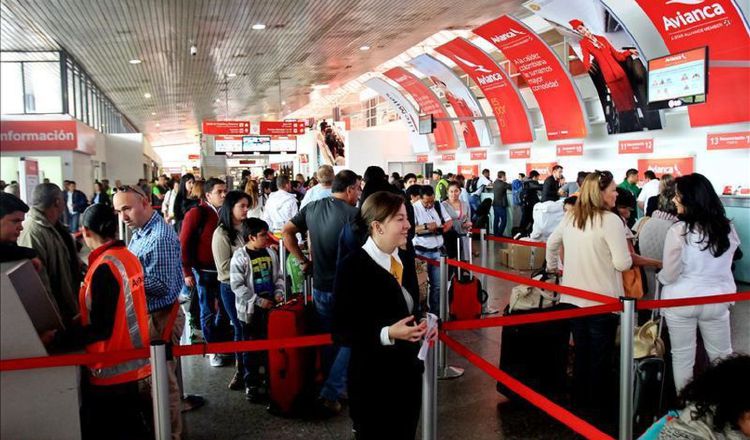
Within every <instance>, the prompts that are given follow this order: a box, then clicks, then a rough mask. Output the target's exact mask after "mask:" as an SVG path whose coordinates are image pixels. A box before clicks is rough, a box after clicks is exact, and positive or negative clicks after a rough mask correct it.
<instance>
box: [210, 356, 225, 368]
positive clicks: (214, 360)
mask: <svg viewBox="0 0 750 440" xmlns="http://www.w3.org/2000/svg"><path fill="white" fill-rule="evenodd" d="M208 363H209V365H211V366H212V367H223V366H224V359H223V358H222V357H221V356H220V355H218V354H209V355H208Z"/></svg>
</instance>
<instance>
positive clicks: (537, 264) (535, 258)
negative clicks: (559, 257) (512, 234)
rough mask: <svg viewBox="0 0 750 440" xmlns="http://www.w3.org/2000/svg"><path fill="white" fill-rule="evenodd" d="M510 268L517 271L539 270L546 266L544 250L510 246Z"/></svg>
mask: <svg viewBox="0 0 750 440" xmlns="http://www.w3.org/2000/svg"><path fill="white" fill-rule="evenodd" d="M507 252H508V267H510V268H512V269H516V270H537V269H540V268H541V267H542V264H544V249H542V248H537V247H532V246H522V245H518V244H511V245H508V249H507Z"/></svg>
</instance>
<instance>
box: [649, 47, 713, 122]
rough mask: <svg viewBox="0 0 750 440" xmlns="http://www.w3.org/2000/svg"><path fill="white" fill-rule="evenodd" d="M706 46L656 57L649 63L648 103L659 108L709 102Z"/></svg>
mask: <svg viewBox="0 0 750 440" xmlns="http://www.w3.org/2000/svg"><path fill="white" fill-rule="evenodd" d="M706 67H707V64H706V48H705V47H701V48H699V49H693V50H688V51H685V52H681V53H676V54H671V55H667V56H665V57H661V58H655V59H653V60H650V61H649V62H648V102H649V105H650V106H654V107H659V108H669V107H679V106H681V105H686V104H698V103H702V102H705V101H706V84H707V81H706V78H707V76H706V71H707V69H706Z"/></svg>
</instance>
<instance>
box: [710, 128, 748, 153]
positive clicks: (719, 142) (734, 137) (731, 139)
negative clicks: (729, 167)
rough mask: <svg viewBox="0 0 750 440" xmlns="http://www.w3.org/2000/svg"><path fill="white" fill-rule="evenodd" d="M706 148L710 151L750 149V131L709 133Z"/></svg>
mask: <svg viewBox="0 0 750 440" xmlns="http://www.w3.org/2000/svg"><path fill="white" fill-rule="evenodd" d="M706 148H707V149H709V150H734V149H740V148H750V131H738V132H735V133H709V134H708V135H707V138H706Z"/></svg>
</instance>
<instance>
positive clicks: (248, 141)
mask: <svg viewBox="0 0 750 440" xmlns="http://www.w3.org/2000/svg"><path fill="white" fill-rule="evenodd" d="M256 151H257V152H259V153H269V152H271V136H243V137H242V152H243V153H254V152H256Z"/></svg>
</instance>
